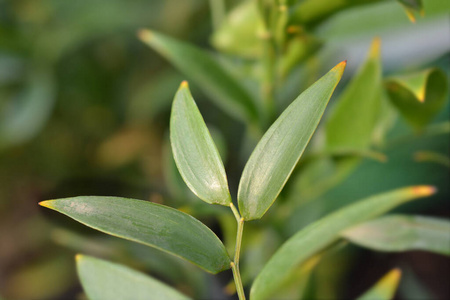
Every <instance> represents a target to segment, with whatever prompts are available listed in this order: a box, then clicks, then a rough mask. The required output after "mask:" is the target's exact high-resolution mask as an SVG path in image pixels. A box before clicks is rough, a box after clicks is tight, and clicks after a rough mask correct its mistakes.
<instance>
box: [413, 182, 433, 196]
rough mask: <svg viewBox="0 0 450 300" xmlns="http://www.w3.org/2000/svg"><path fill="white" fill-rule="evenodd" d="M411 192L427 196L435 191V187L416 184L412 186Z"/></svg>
mask: <svg viewBox="0 0 450 300" xmlns="http://www.w3.org/2000/svg"><path fill="white" fill-rule="evenodd" d="M412 192H413V194H414V195H416V196H419V197H427V196H431V195H433V194H435V193H436V192H437V188H436V187H434V186H431V185H418V186H414V187H412Z"/></svg>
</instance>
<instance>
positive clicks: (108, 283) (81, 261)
mask: <svg viewBox="0 0 450 300" xmlns="http://www.w3.org/2000/svg"><path fill="white" fill-rule="evenodd" d="M76 260H77V269H78V276H79V277H80V281H81V284H82V286H83V289H84V291H85V292H86V294H87V296H88V297H89V299H91V300H103V299H117V300H121V299H123V300H125V299H135V300H139V299H142V300H143V299H150V300H151V299H154V300H157V299H158V300H159V299H174V300H181V299H183V300H187V299H190V298H188V297H186V296H184V295H183V294H181V293H179V292H178V291H176V290H175V289H173V288H171V287H170V286H168V285H166V284H164V283H162V282H160V281H158V280H156V279H153V278H151V277H149V276H147V275H145V274H143V273H140V272H137V271H135V270H133V269H130V268H128V267H125V266H122V265H119V264H116V263H112V262H108V261H105V260H102V259H98V258H94V257H89V256H85V255H77V256H76Z"/></svg>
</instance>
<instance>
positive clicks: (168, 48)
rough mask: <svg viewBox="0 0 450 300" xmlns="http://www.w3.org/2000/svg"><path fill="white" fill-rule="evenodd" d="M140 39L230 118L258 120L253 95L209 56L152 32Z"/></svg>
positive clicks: (142, 33)
mask: <svg viewBox="0 0 450 300" xmlns="http://www.w3.org/2000/svg"><path fill="white" fill-rule="evenodd" d="M139 37H140V39H141V40H142V41H143V42H144V43H145V44H147V45H148V46H150V47H152V48H153V49H154V50H155V51H157V52H158V53H159V54H161V55H162V56H164V57H165V58H166V59H167V60H169V61H170V62H171V63H172V64H174V66H175V67H177V68H178V69H179V70H180V71H181V72H183V73H184V74H186V75H188V76H189V77H190V78H191V79H192V80H193V81H194V82H195V83H196V84H197V85H198V86H199V87H201V88H202V89H203V91H204V92H205V93H206V94H207V95H208V96H209V97H210V99H211V100H212V101H215V102H216V104H217V105H219V106H220V107H221V108H222V109H223V110H224V111H226V112H228V113H229V114H230V116H232V117H238V118H240V119H241V120H243V121H256V120H257V117H258V111H257V107H256V104H255V102H254V100H253V99H252V97H251V96H250V94H249V93H248V92H247V91H246V90H245V89H244V87H243V86H242V85H241V84H240V83H239V82H238V81H237V80H236V79H235V78H234V77H233V76H232V75H231V74H229V73H228V72H227V71H226V70H225V69H224V68H223V67H222V66H221V65H220V64H219V63H217V61H215V60H214V59H213V58H212V57H211V56H210V54H209V53H208V52H206V51H204V50H201V49H199V48H196V47H194V46H193V45H190V44H187V43H184V42H181V41H177V40H175V39H173V38H170V37H168V36H165V35H163V34H160V33H156V32H154V31H150V30H141V31H140V32H139Z"/></svg>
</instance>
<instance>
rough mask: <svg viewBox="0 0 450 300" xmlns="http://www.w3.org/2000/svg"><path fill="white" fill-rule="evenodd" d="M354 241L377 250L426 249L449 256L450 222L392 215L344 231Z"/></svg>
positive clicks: (345, 235)
mask: <svg viewBox="0 0 450 300" xmlns="http://www.w3.org/2000/svg"><path fill="white" fill-rule="evenodd" d="M342 236H343V237H345V238H346V239H348V240H350V241H351V242H353V243H355V244H358V245H360V246H363V247H367V248H370V249H374V250H378V251H407V250H425V251H431V252H435V253H440V254H444V255H450V221H449V220H444V219H438V218H431V217H421V216H404V215H392V216H385V217H381V218H379V219H376V220H373V221H369V222H366V223H363V224H360V225H358V226H356V227H353V228H350V229H349V230H346V231H345V232H343V233H342Z"/></svg>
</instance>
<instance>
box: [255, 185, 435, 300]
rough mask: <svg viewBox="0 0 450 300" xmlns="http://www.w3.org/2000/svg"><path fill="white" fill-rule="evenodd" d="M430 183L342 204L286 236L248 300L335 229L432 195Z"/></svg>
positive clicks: (271, 287) (269, 288)
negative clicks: (346, 204)
mask: <svg viewBox="0 0 450 300" xmlns="http://www.w3.org/2000/svg"><path fill="white" fill-rule="evenodd" d="M434 192H435V189H434V188H433V187H431V186H413V187H407V188H402V189H398V190H394V191H391V192H387V193H384V194H379V195H375V196H372V197H370V198H367V199H364V200H361V201H359V202H358V203H355V204H352V205H349V206H346V207H344V208H342V209H340V210H338V211H336V212H335V213H332V214H330V215H328V216H327V217H325V218H323V219H320V220H319V221H316V222H314V223H313V224H311V225H309V226H307V227H306V228H304V229H303V230H300V231H299V232H297V233H296V234H295V235H294V236H292V237H291V238H290V239H288V240H287V241H286V242H285V243H284V244H283V245H282V246H281V248H279V250H278V251H277V252H275V254H274V255H273V256H272V258H271V259H270V260H269V262H268V263H267V264H266V265H265V266H264V268H263V270H262V271H261V273H260V274H259V275H258V277H256V279H255V282H254V283H253V286H252V288H251V293H250V296H251V298H252V300H262V299H267V298H269V297H270V296H271V295H273V294H274V293H275V292H276V291H277V289H278V288H280V286H282V285H283V284H284V283H285V281H286V279H288V278H290V276H291V274H293V272H295V270H296V269H297V267H298V266H299V265H301V264H302V263H304V262H305V261H306V260H308V259H309V258H311V257H312V256H313V255H315V254H317V253H318V252H319V251H321V250H322V249H324V248H325V247H326V246H328V245H330V244H331V243H333V242H335V241H336V240H338V239H339V233H340V232H342V231H344V230H346V229H348V228H350V227H352V226H354V225H356V224H359V223H361V222H364V221H366V220H369V219H371V218H374V217H377V216H379V215H381V214H383V213H385V212H386V211H388V210H390V209H393V208H394V207H396V206H398V205H400V204H402V203H405V202H408V201H411V200H414V199H417V198H420V197H426V196H429V195H432V194H433V193H434Z"/></svg>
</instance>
